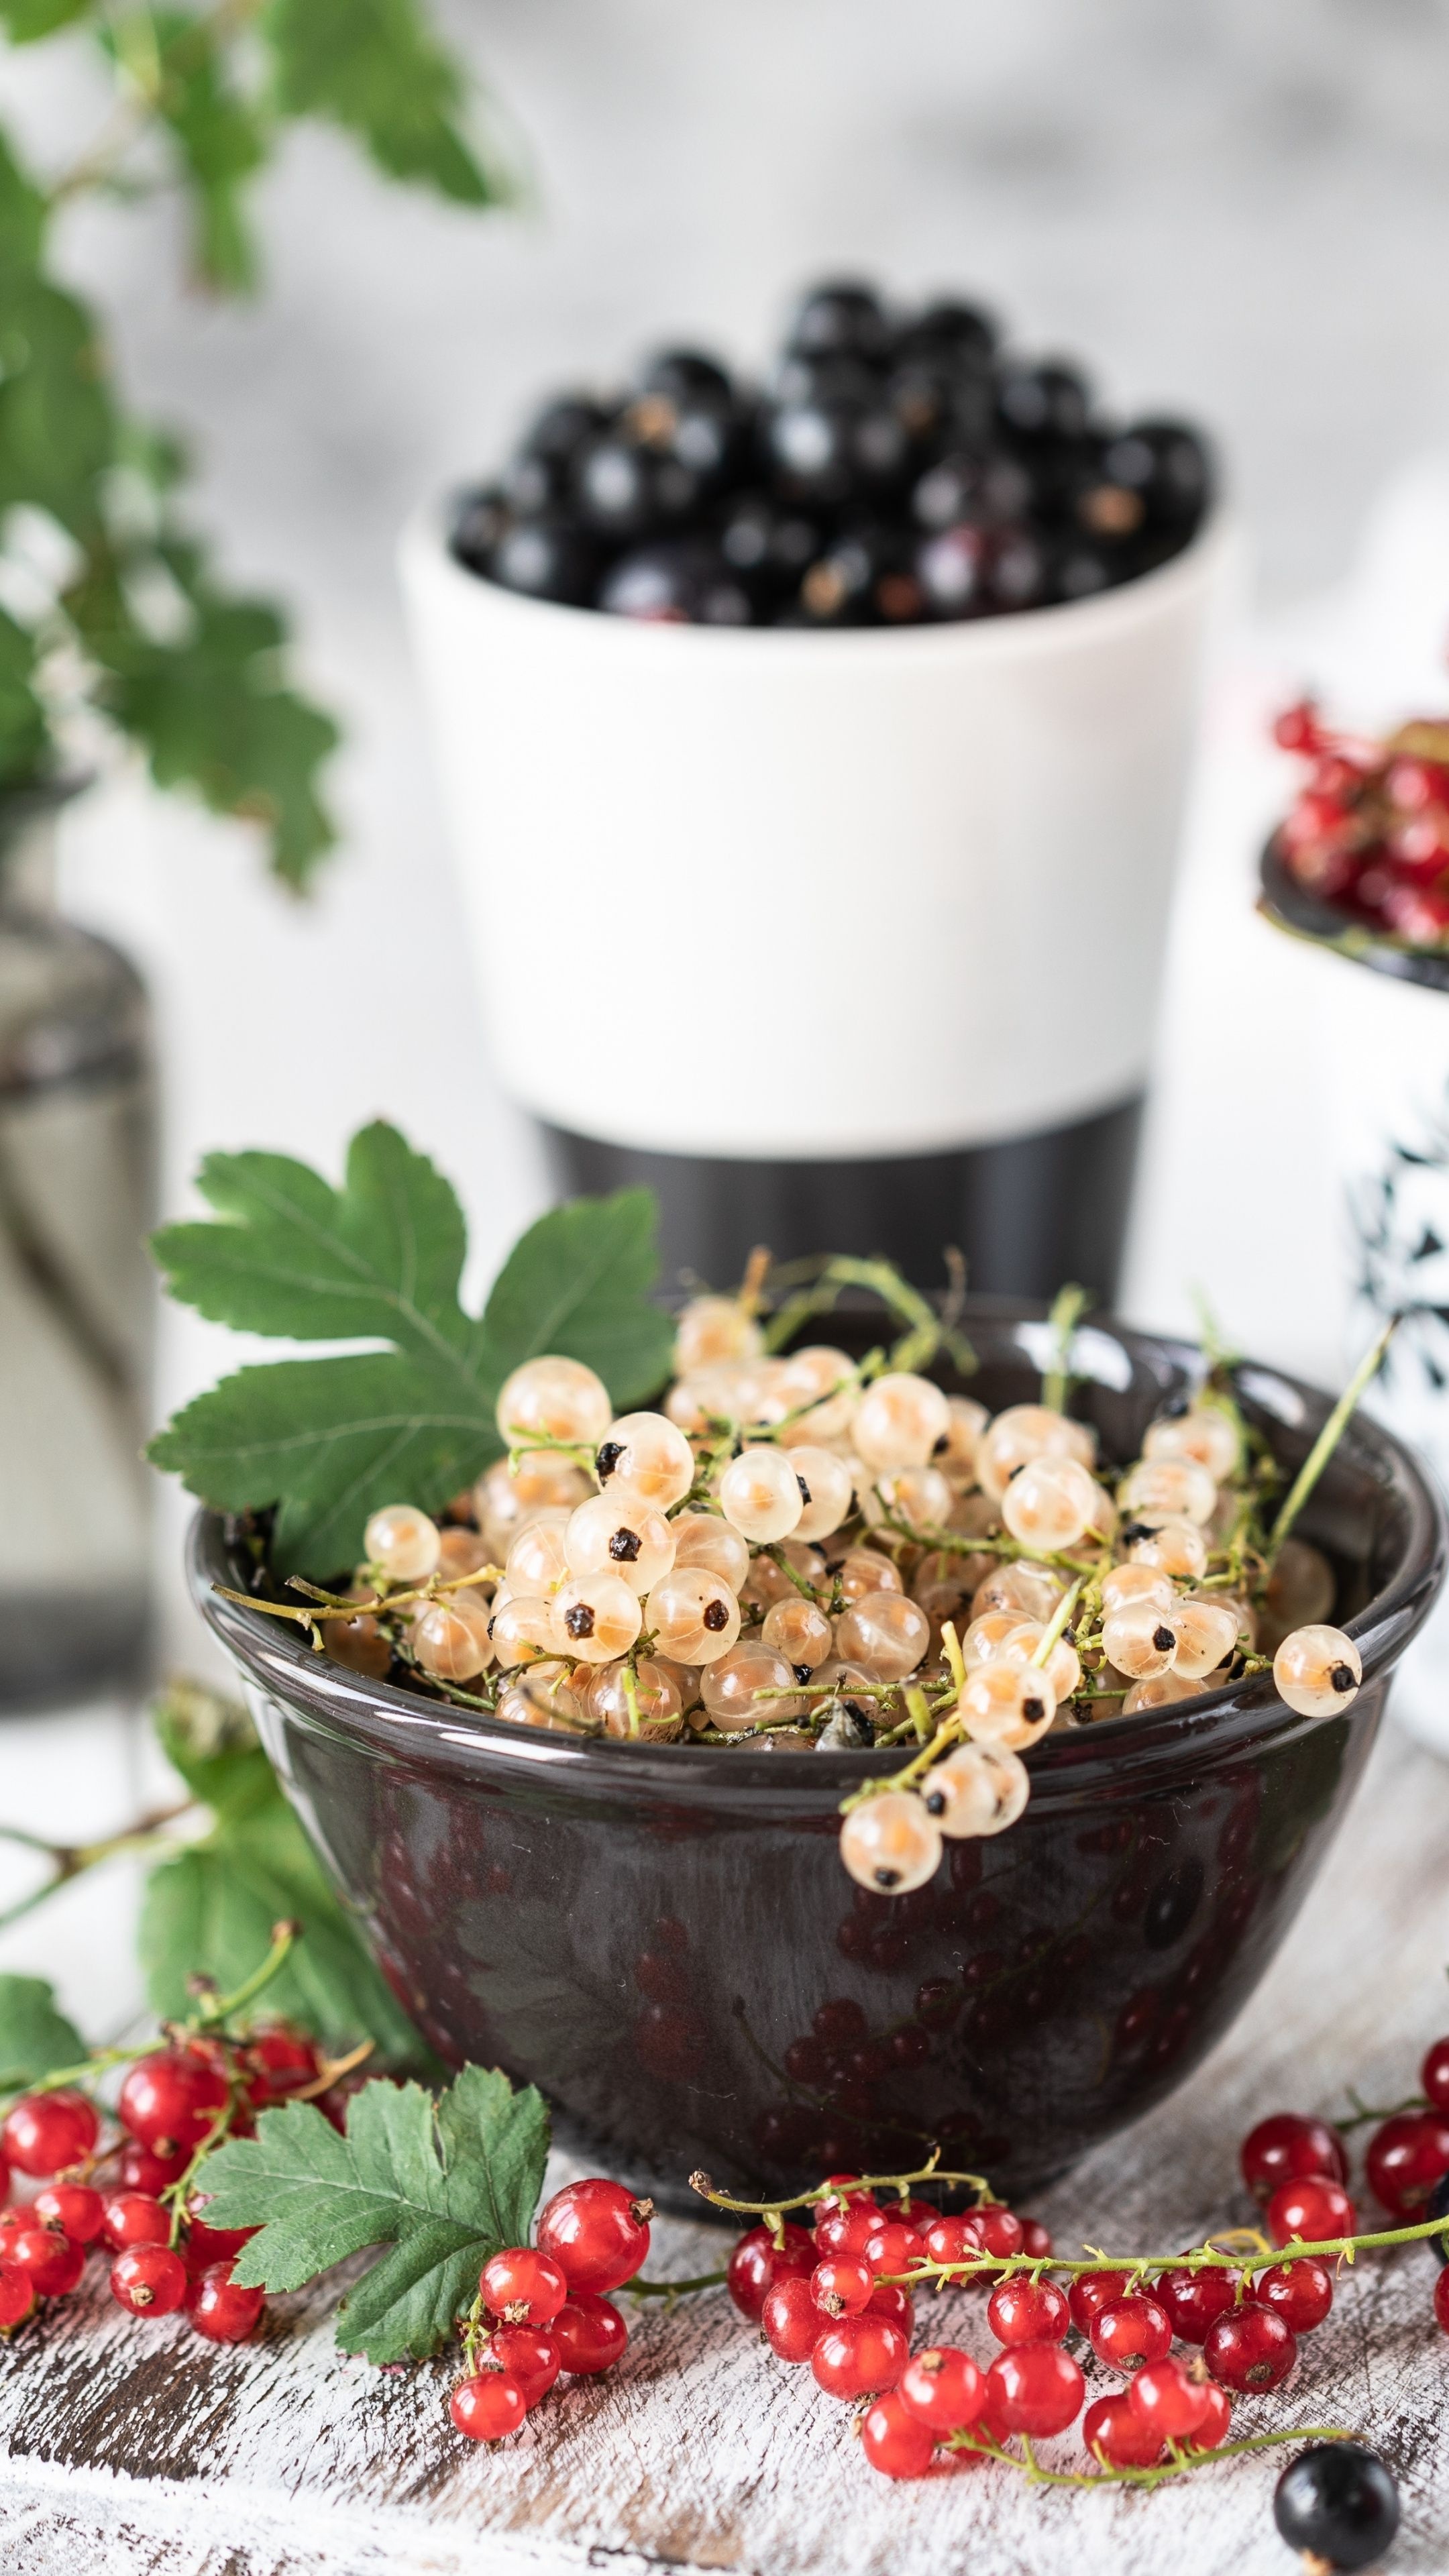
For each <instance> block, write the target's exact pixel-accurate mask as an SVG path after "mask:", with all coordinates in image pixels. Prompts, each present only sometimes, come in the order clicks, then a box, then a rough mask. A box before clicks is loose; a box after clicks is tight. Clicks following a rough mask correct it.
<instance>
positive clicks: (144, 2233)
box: [101, 2191, 171, 2254]
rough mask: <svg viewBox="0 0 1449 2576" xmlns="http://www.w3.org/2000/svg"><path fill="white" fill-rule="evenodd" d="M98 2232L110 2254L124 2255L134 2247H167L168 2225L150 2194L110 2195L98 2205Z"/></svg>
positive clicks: (169, 2229) (169, 2228) (139, 2192)
mask: <svg viewBox="0 0 1449 2576" xmlns="http://www.w3.org/2000/svg"><path fill="white" fill-rule="evenodd" d="M101 2228H102V2231H103V2233H104V2236H105V2240H106V2243H107V2244H108V2245H109V2246H110V2247H111V2249H112V2251H113V2252H114V2253H116V2254H125V2253H127V2252H128V2251H129V2249H130V2248H131V2246H133V2245H164V2244H166V2243H167V2241H168V2239H169V2238H170V2234H171V2221H170V2219H169V2218H168V2216H167V2214H166V2212H165V2210H164V2209H163V2208H162V2206H161V2203H160V2201H159V2200H153V2199H152V2198H151V2195H150V2193H149V2192H145V2191H113V2192H108V2193H107V2195H106V2198H105V2200H104V2201H103V2202H102V2204H101Z"/></svg>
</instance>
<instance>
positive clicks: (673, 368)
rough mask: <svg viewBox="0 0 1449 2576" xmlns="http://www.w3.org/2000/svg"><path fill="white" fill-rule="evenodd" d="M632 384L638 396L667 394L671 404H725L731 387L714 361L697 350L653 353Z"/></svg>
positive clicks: (731, 400) (722, 368) (730, 397)
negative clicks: (636, 388) (639, 394)
mask: <svg viewBox="0 0 1449 2576" xmlns="http://www.w3.org/2000/svg"><path fill="white" fill-rule="evenodd" d="M635 382H636V384H637V385H638V388H639V391H640V392H641V393H642V394H667V395H668V396H669V398H670V400H671V402H677V403H691V402H697V401H703V402H715V403H723V404H729V403H732V402H733V400H734V390H735V389H734V386H733V384H732V383H731V381H730V376H729V372H728V370H727V369H726V368H724V367H722V366H721V365H720V363H719V360H718V359H717V358H709V357H706V356H705V355H704V353H703V351H702V350H699V349H657V350H656V351H655V353H654V355H653V357H652V358H646V360H645V362H644V364H643V366H642V367H641V368H640V370H639V373H638V375H637V377H636V378H635Z"/></svg>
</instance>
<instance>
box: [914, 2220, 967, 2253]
mask: <svg viewBox="0 0 1449 2576" xmlns="http://www.w3.org/2000/svg"><path fill="white" fill-rule="evenodd" d="M922 2241H923V2243H924V2245H925V2248H926V2256H927V2259H928V2261H930V2262H932V2263H967V2262H969V2261H970V2259H971V2257H972V2255H973V2254H979V2253H980V2251H981V2245H980V2241H979V2239H978V2237H977V2236H976V2233H975V2231H974V2229H972V2228H970V2227H969V2226H968V2224H967V2222H966V2220H965V2219H964V2218H936V2219H933V2220H932V2222H931V2224H930V2226H929V2227H928V2228H927V2229H926V2230H925V2234H924V2237H923V2239H922Z"/></svg>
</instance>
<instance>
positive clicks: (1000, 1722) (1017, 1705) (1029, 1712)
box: [956, 1656, 1057, 1753]
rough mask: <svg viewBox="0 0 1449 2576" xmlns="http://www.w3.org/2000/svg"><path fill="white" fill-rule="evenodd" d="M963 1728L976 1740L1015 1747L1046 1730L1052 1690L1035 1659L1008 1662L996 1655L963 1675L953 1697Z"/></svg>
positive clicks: (1052, 1714)
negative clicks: (957, 1695) (956, 1697)
mask: <svg viewBox="0 0 1449 2576" xmlns="http://www.w3.org/2000/svg"><path fill="white" fill-rule="evenodd" d="M956 1706H957V1712H958V1714H959V1716H960V1719H961V1723H962V1725H963V1726H964V1727H965V1729H966V1732H967V1734H968V1735H969V1736H971V1737H972V1739H973V1740H974V1741H975V1742H976V1743H978V1744H1002V1745H1005V1746H1006V1748H1007V1750H1008V1751H1009V1752H1013V1753H1014V1752H1019V1751H1021V1750H1022V1749H1023V1748H1024V1747H1025V1746H1026V1745H1028V1744H1035V1742H1036V1741H1037V1738H1038V1736H1042V1735H1045V1733H1046V1731H1047V1728H1048V1727H1049V1726H1050V1724H1051V1722H1052V1719H1053V1718H1054V1717H1055V1715H1056V1713H1057V1700H1056V1693H1055V1691H1054V1690H1053V1689H1052V1686H1051V1683H1050V1682H1049V1681H1048V1679H1047V1677H1046V1674H1045V1673H1044V1672H1040V1671H1039V1670H1038V1669H1037V1667H1036V1665H1035V1664H1008V1663H1004V1662H1003V1661H1002V1660H1001V1658H1000V1657H999V1656H993V1657H992V1659H991V1661H990V1662H989V1663H985V1664H978V1665H977V1667H976V1670H975V1671H974V1672H972V1673H968V1674H967V1676H966V1687H965V1689H964V1690H963V1691H962V1693H961V1697H960V1699H959V1700H958V1701H957V1703H956Z"/></svg>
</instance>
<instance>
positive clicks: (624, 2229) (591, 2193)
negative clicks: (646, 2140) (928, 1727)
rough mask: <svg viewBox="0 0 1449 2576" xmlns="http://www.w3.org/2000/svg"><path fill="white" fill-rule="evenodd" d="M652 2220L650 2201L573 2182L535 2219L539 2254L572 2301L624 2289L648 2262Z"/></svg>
mask: <svg viewBox="0 0 1449 2576" xmlns="http://www.w3.org/2000/svg"><path fill="white" fill-rule="evenodd" d="M653 2215H654V2203H653V2201H652V2200H636V2199H635V2197H634V2195H633V2193H632V2192H629V2191H626V2190H625V2189H624V2186H623V2184H622V2183H619V2182H604V2181H602V2180H599V2179H597V2178H595V2179H593V2180H590V2181H588V2182H571V2183H569V2184H568V2186H567V2188H566V2189H565V2190H563V2191H557V2192H555V2193H554V2196H553V2198H552V2200H550V2201H548V2202H547V2203H546V2204H545V2206H544V2208H543V2209H542V2211H541V2212H540V2214H539V2221H538V2249H539V2252H540V2253H541V2254H547V2256H548V2257H549V2260H550V2261H551V2262H554V2263H556V2264H557V2265H558V2268H559V2270H560V2271H561V2272H562V2274H563V2276H564V2279H565V2280H566V2282H567V2283H568V2286H569V2294H570V2297H572V2295H573V2293H574V2292H575V2291H576V2290H592V2291H595V2292H597V2291H600V2290H618V2289H622V2288H623V2285H624V2283H625V2282H626V2281H632V2280H633V2278H634V2275H635V2273H636V2272H639V2271H641V2270H642V2269H643V2266H644V2264H645V2262H646V2260H647V2258H648V2253H649V2221H650V2219H651V2218H652V2217H653ZM568 2367H569V2365H568V2363H567V2362H565V2363H564V2368H565V2370H567V2369H568Z"/></svg>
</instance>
